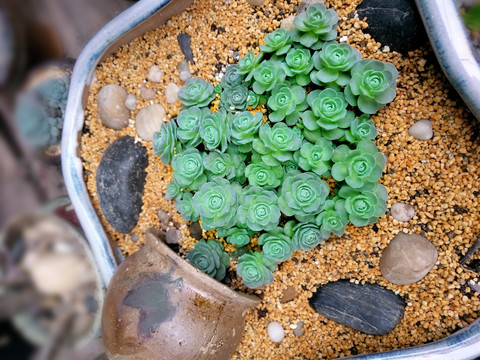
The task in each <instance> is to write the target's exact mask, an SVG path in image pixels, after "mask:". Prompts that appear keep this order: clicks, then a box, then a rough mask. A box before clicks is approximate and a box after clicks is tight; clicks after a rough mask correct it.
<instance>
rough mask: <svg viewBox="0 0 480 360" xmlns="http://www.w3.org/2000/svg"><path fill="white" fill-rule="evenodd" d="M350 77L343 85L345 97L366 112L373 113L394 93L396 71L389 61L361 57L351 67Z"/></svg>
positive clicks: (393, 96) (387, 101) (391, 97)
mask: <svg viewBox="0 0 480 360" xmlns="http://www.w3.org/2000/svg"><path fill="white" fill-rule="evenodd" d="M350 72H351V74H352V79H351V81H350V82H349V83H348V85H347V86H346V87H345V98H346V100H347V101H348V103H349V104H350V105H352V106H358V108H359V109H360V111H362V112H364V113H366V114H375V113H376V112H377V111H378V110H380V109H381V108H382V107H384V106H385V104H388V103H389V102H391V101H392V100H393V99H394V98H395V95H396V87H397V84H396V80H397V77H398V71H397V69H396V68H395V66H393V65H392V64H390V63H384V62H381V61H379V60H372V59H363V60H361V61H359V62H358V63H356V64H355V65H354V66H353V68H352V69H351V71H350Z"/></svg>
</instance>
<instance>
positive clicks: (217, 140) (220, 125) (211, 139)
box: [199, 109, 230, 152]
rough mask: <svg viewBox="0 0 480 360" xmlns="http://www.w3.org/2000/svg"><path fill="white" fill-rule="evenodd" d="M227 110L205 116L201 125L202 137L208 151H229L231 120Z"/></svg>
mask: <svg viewBox="0 0 480 360" xmlns="http://www.w3.org/2000/svg"><path fill="white" fill-rule="evenodd" d="M227 117H228V116H227V112H226V111H225V109H220V110H218V111H217V112H216V113H212V114H208V115H207V116H205V119H204V121H203V123H202V124H201V125H200V130H199V132H200V137H201V138H202V140H203V144H204V145H205V147H206V148H207V149H208V150H215V149H219V150H220V151H221V152H224V151H225V150H227V146H228V140H229V138H230V132H229V119H228V118H227Z"/></svg>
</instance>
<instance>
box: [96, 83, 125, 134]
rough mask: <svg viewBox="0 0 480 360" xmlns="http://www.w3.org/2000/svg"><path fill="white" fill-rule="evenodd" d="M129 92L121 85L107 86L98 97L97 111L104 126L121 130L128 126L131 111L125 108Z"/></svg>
mask: <svg viewBox="0 0 480 360" xmlns="http://www.w3.org/2000/svg"><path fill="white" fill-rule="evenodd" d="M127 95H128V94H127V92H126V91H125V90H124V89H123V88H122V87H121V86H119V85H115V84H109V85H105V86H104V87H103V88H102V89H101V90H100V91H99V92H98V95H97V109H98V115H99V116H100V120H102V123H103V125H105V126H107V127H109V128H112V129H116V130H120V129H122V128H124V127H125V126H127V125H128V119H129V118H130V110H128V108H127V107H126V106H125V100H126V98H127Z"/></svg>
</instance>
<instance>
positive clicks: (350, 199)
mask: <svg viewBox="0 0 480 360" xmlns="http://www.w3.org/2000/svg"><path fill="white" fill-rule="evenodd" d="M338 195H339V196H340V197H341V198H343V199H345V211H346V212H347V213H348V219H349V220H350V222H351V223H352V224H353V225H355V226H365V225H369V224H373V223H375V222H376V221H377V220H378V219H379V218H380V216H382V215H383V214H385V211H387V198H388V194H387V190H386V189H385V187H384V186H383V185H381V184H379V183H369V184H366V185H365V186H364V187H363V188H362V189H354V188H352V187H350V186H342V187H341V188H340V190H339V191H338Z"/></svg>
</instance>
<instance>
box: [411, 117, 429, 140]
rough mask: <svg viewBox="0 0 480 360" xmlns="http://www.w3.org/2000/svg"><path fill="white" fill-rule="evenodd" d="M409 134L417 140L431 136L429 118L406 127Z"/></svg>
mask: <svg viewBox="0 0 480 360" xmlns="http://www.w3.org/2000/svg"><path fill="white" fill-rule="evenodd" d="M408 133H409V134H410V136H413V137H414V138H415V139H418V140H429V139H431V138H432V137H433V128H432V122H431V121H430V120H419V121H417V122H416V123H415V124H413V125H412V126H411V127H410V129H408Z"/></svg>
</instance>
